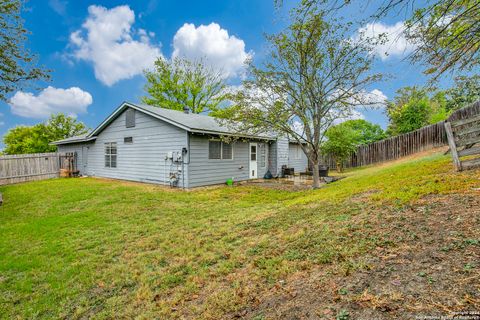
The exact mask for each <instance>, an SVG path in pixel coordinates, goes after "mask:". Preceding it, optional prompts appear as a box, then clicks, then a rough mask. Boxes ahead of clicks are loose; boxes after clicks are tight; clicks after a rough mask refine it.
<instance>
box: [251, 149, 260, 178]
mask: <svg viewBox="0 0 480 320" xmlns="http://www.w3.org/2000/svg"><path fill="white" fill-rule="evenodd" d="M257 151H258V145H257V144H256V143H250V174H249V177H250V179H256V178H257V154H258V152H257Z"/></svg>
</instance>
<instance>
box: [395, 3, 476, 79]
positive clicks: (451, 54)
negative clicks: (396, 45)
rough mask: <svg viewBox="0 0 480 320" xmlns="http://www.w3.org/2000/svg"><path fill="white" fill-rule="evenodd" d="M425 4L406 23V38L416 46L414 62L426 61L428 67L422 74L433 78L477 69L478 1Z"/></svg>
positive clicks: (413, 56)
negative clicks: (448, 73) (449, 72)
mask: <svg viewBox="0 0 480 320" xmlns="http://www.w3.org/2000/svg"><path fill="white" fill-rule="evenodd" d="M391 1H399V0H391ZM403 1H404V2H408V1H411V0H403ZM426 3H428V4H427V5H424V6H422V7H421V8H419V9H416V10H415V11H414V13H413V15H412V17H411V18H410V19H409V20H408V21H407V35H408V38H409V39H410V41H412V42H414V43H415V44H417V49H416V50H415V51H414V53H413V55H412V58H413V60H414V61H424V62H426V63H427V64H428V65H429V66H430V67H429V68H428V69H427V70H425V73H427V74H432V75H433V76H434V78H437V77H438V76H440V75H442V74H443V73H445V72H447V71H454V70H459V71H471V70H473V69H474V68H476V67H478V65H479V64H480V25H479V23H478V22H479V21H480V2H479V1H478V0H437V1H426Z"/></svg>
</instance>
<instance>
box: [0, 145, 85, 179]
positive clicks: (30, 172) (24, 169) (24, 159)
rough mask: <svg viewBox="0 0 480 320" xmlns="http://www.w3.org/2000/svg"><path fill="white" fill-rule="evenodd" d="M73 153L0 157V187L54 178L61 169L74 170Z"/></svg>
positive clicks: (74, 157)
mask: <svg viewBox="0 0 480 320" xmlns="http://www.w3.org/2000/svg"><path fill="white" fill-rule="evenodd" d="M76 166H77V164H76V154H75V153H33V154H19V155H8V156H0V185H5V184H12V183H19V182H26V181H33V180H43V179H50V178H56V177H58V176H59V175H60V170H61V169H68V170H74V169H75V168H76Z"/></svg>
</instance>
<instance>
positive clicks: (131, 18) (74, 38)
mask: <svg viewBox="0 0 480 320" xmlns="http://www.w3.org/2000/svg"><path fill="white" fill-rule="evenodd" d="M134 22H135V13H134V12H133V10H131V9H130V7H129V6H126V5H124V6H118V7H115V8H112V9H107V8H105V7H102V6H95V5H92V6H90V7H88V17H87V19H86V21H85V22H84V23H83V25H82V29H80V30H77V31H75V32H73V33H72V34H71V35H70V45H71V47H72V48H73V50H74V51H73V56H74V57H75V58H77V59H79V60H85V61H89V62H91V63H92V64H93V67H94V70H95V77H96V78H97V79H98V80H100V81H101V82H102V83H104V84H106V85H107V86H112V85H113V84H115V83H116V82H117V81H120V80H122V79H129V78H132V77H134V76H136V75H138V74H141V73H142V71H143V70H144V69H147V68H150V67H151V66H152V65H153V62H154V61H155V59H156V58H157V57H159V56H161V51H160V48H159V47H158V46H155V45H153V44H152V43H151V42H150V40H151V38H152V37H153V36H154V34H153V33H151V32H147V31H146V30H143V29H139V30H138V32H136V31H135V30H133V29H132V25H133V23H134ZM135 38H136V39H135Z"/></svg>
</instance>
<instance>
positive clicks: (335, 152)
mask: <svg viewBox="0 0 480 320" xmlns="http://www.w3.org/2000/svg"><path fill="white" fill-rule="evenodd" d="M325 136H326V138H327V141H325V142H324V143H323V144H322V146H321V150H322V152H323V154H325V155H330V156H332V157H333V159H334V160H335V163H336V165H337V171H338V172H343V163H344V162H345V160H346V159H348V157H349V156H350V155H351V154H352V152H354V151H355V149H356V148H357V145H358V142H359V140H360V139H361V137H360V133H359V132H358V131H356V130H353V129H352V128H351V127H350V126H348V125H341V124H340V125H336V126H333V127H330V128H329V129H328V130H327V131H326V132H325Z"/></svg>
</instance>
